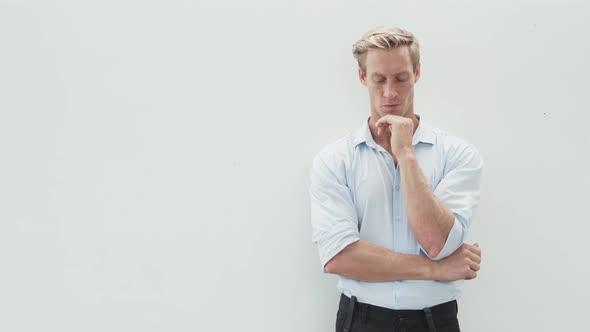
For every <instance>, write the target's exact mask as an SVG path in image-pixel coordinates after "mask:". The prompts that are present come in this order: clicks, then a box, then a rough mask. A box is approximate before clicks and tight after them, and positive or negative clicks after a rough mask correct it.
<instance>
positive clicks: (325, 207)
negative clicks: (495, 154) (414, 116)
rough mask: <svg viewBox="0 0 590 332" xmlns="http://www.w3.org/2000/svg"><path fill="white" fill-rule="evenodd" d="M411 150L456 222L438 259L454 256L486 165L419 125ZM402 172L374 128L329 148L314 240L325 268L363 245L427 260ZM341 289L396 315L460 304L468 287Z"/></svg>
mask: <svg viewBox="0 0 590 332" xmlns="http://www.w3.org/2000/svg"><path fill="white" fill-rule="evenodd" d="M412 145H413V148H414V151H415V154H416V158H417V160H418V164H419V165H420V168H421V169H422V172H423V174H424V176H425V178H426V181H428V184H429V185H430V188H431V189H432V191H433V193H434V194H435V195H436V196H437V197H438V198H439V199H440V200H441V201H442V202H444V204H445V206H447V207H448V208H449V209H450V210H451V211H453V213H454V215H455V223H454V225H453V227H452V229H451V231H450V233H449V236H448V238H447V241H446V243H445V245H444V247H443V249H442V250H441V252H440V253H439V255H438V256H436V257H430V258H431V259H433V260H439V259H442V258H444V257H447V256H449V255H451V254H452V253H453V252H454V251H455V250H456V249H457V248H458V247H459V246H461V244H462V243H463V241H464V240H465V236H466V234H467V231H468V230H469V226H470V225H471V220H472V216H473V211H474V209H475V207H476V206H477V204H478V202H479V186H480V175H481V171H482V166H483V161H482V159H481V157H480V155H479V153H478V152H477V150H476V149H475V147H474V146H473V145H471V144H468V143H466V142H465V141H463V140H461V139H460V138H457V137H455V136H453V135H451V134H449V133H447V132H444V131H442V130H440V129H436V128H433V127H431V126H429V125H428V124H427V123H425V122H424V120H423V119H421V120H420V122H419V125H418V128H417V129H416V132H415V133H414V137H413V140H412ZM401 185H402V183H401V175H400V170H399V167H396V166H395V165H394V163H393V158H392V157H391V155H390V154H389V153H388V152H387V151H386V150H385V149H384V148H383V147H381V146H379V145H378V144H377V143H375V140H374V139H373V136H372V135H371V131H370V129H369V125H368V121H365V123H364V125H363V126H362V127H361V128H359V129H358V130H356V131H353V132H351V133H349V134H348V135H346V136H345V137H343V138H341V139H339V140H337V141H336V142H334V143H332V144H329V145H328V146H326V147H325V148H324V149H322V150H321V151H320V152H319V153H318V154H317V155H316V157H315V158H314V161H313V166H312V169H311V186H310V197H311V223H312V229H313V236H312V240H313V242H314V243H316V244H317V245H318V249H319V254H320V262H321V264H322V268H323V267H324V266H325V265H326V263H327V262H328V261H329V260H330V259H332V257H334V256H335V255H336V254H338V253H339V252H340V251H341V250H342V249H344V248H345V247H346V246H348V245H349V244H351V243H354V242H356V241H358V240H359V239H362V240H365V241H368V242H372V243H375V244H378V245H381V246H383V247H385V248H388V249H390V250H393V251H395V252H398V253H404V254H414V255H426V256H427V254H426V251H425V250H424V249H423V248H422V247H421V246H420V244H419V243H418V242H417V241H416V239H415V238H414V235H413V234H412V231H411V229H410V226H409V225H408V220H407V216H406V212H405V208H404V197H403V191H402V188H401ZM338 279H339V281H338V289H339V290H340V291H341V292H342V293H344V294H346V295H347V296H352V295H354V296H356V297H357V299H358V301H359V302H364V303H370V304H373V305H377V306H380V307H386V308H391V309H423V308H426V307H431V306H434V305H437V304H440V303H443V302H448V301H452V300H455V299H457V298H459V296H460V295H461V290H460V284H461V281H455V282H440V281H433V280H400V281H389V282H364V281H359V280H353V279H350V278H346V277H343V276H340V275H338Z"/></svg>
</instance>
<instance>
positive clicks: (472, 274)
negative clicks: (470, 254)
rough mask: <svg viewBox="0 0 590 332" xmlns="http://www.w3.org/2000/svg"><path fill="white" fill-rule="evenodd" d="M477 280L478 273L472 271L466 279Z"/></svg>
mask: <svg viewBox="0 0 590 332" xmlns="http://www.w3.org/2000/svg"><path fill="white" fill-rule="evenodd" d="M475 278H477V272H475V271H471V270H470V271H469V272H467V277H466V278H465V279H467V280H471V279H475Z"/></svg>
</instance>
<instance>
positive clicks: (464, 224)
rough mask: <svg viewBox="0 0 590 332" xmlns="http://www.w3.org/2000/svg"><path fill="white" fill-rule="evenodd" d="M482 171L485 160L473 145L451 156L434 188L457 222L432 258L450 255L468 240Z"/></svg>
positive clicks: (477, 202) (477, 201)
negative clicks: (442, 175)
mask: <svg viewBox="0 0 590 332" xmlns="http://www.w3.org/2000/svg"><path fill="white" fill-rule="evenodd" d="M482 170H483V159H482V158H481V156H480V154H479V152H478V151H477V150H476V149H475V147H474V146H472V145H465V146H464V147H463V148H461V149H460V150H459V151H458V152H457V153H455V157H453V158H449V161H448V163H447V166H446V170H445V175H444V177H443V178H442V180H441V181H440V182H439V183H438V185H437V186H436V187H435V189H434V194H435V195H436V196H437V197H438V198H439V199H440V200H441V201H442V202H443V203H444V205H445V206H446V207H447V208H449V209H450V210H451V211H452V212H453V214H454V215H455V222H454V224H453V227H452V228H451V231H450V232H449V235H448V237H447V240H446V242H445V244H444V246H443V248H442V250H441V251H440V252H439V254H438V255H437V256H436V257H430V256H429V257H430V258H431V259H432V260H440V259H443V258H445V257H448V256H450V255H451V254H452V253H453V252H455V250H457V249H458V248H459V247H460V246H461V244H463V242H465V237H466V235H467V232H468V230H469V228H470V226H471V221H472V218H473V213H474V211H475V209H476V207H477V205H478V204H479V196H480V182H481V174H482ZM423 251H424V252H425V253H426V251H425V250H423ZM426 255H427V256H428V254H426Z"/></svg>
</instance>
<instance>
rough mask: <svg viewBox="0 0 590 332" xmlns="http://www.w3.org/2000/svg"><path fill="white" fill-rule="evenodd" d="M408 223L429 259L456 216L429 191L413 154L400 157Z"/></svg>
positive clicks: (445, 236) (434, 254)
mask: <svg viewBox="0 0 590 332" xmlns="http://www.w3.org/2000/svg"><path fill="white" fill-rule="evenodd" d="M399 164H400V173H401V181H402V188H403V194H404V204H405V208H406V215H407V217H408V224H409V226H410V228H411V230H412V232H413V234H414V237H415V238H416V241H418V243H420V245H422V248H424V249H425V250H426V251H427V253H428V255H429V256H430V257H435V256H437V255H438V253H439V252H440V250H441V249H442V248H443V246H444V244H445V242H446V239H447V236H448V235H449V232H450V230H451V228H452V227H453V223H454V222H455V216H454V214H453V212H452V211H451V210H450V209H449V208H447V207H446V206H445V205H444V204H443V203H442V202H441V201H440V200H439V199H438V198H437V197H436V196H435V195H434V193H433V192H432V190H431V188H430V186H429V185H428V182H427V181H426V179H425V178H424V174H423V173H422V170H421V169H420V165H419V164H418V161H417V160H416V156H415V154H414V152H413V151H411V152H408V153H406V154H404V156H402V157H400V158H399Z"/></svg>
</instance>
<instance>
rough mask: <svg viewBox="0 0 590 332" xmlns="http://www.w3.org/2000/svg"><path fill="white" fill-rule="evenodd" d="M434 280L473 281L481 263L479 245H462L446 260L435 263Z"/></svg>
mask: <svg viewBox="0 0 590 332" xmlns="http://www.w3.org/2000/svg"><path fill="white" fill-rule="evenodd" d="M435 263H436V264H435V268H434V280H440V281H455V280H460V279H467V280H469V279H474V278H476V277H477V271H479V264H480V263H481V249H479V244H477V243H475V244H474V245H469V244H467V243H463V244H462V245H461V246H460V247H459V249H457V250H455V252H454V253H453V254H452V255H451V256H449V257H446V258H443V259H441V260H440V261H437V262H435Z"/></svg>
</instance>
